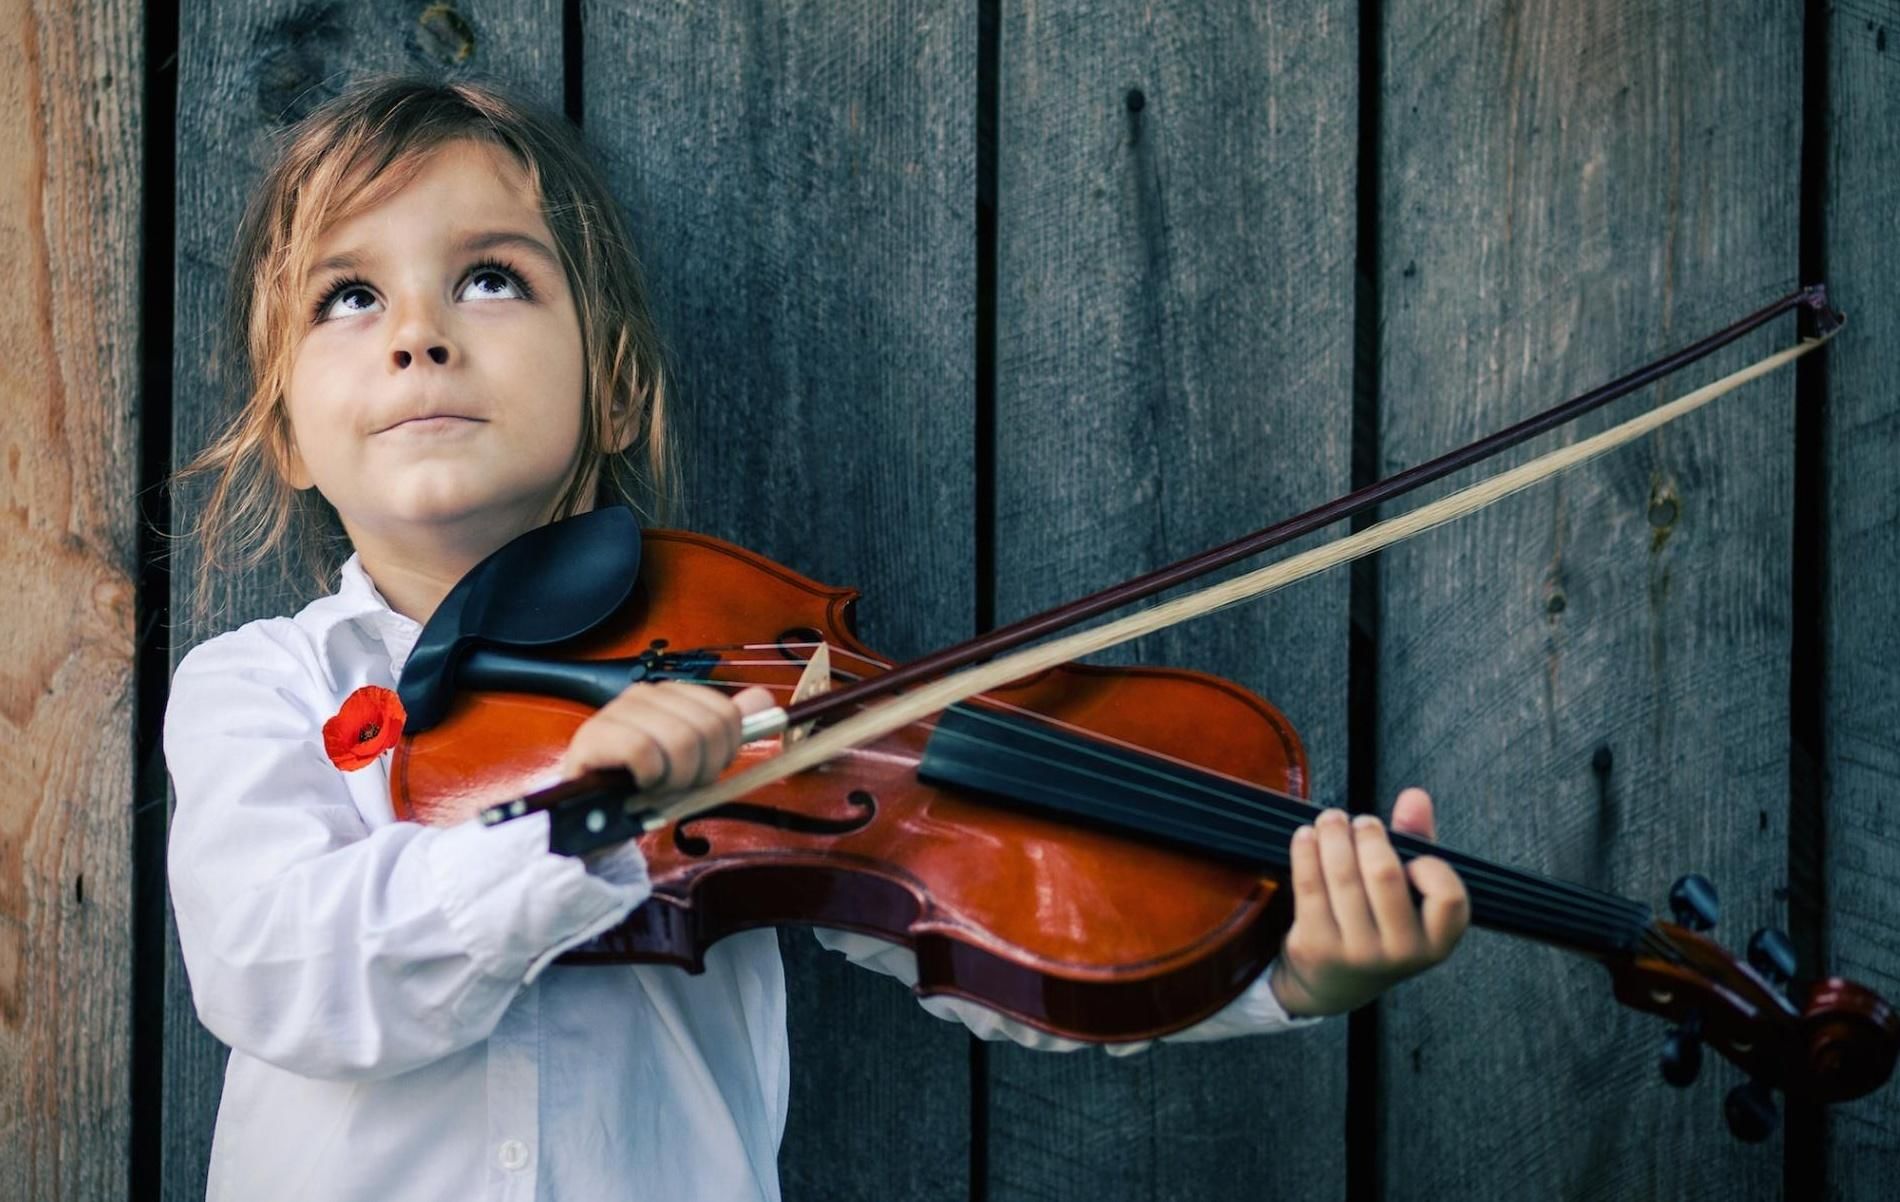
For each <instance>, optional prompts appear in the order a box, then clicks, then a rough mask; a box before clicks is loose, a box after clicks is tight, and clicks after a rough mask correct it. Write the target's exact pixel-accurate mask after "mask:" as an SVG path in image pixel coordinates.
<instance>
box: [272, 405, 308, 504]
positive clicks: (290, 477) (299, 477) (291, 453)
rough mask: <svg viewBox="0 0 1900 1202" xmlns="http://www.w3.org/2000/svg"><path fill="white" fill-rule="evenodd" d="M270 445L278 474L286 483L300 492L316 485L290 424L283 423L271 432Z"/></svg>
mask: <svg viewBox="0 0 1900 1202" xmlns="http://www.w3.org/2000/svg"><path fill="white" fill-rule="evenodd" d="M270 445H271V453H272V457H273V458H275V459H276V460H277V474H278V475H280V476H282V477H283V479H284V483H286V484H288V485H290V486H291V487H292V488H294V489H296V490H297V491H298V492H302V491H303V490H304V489H306V488H310V487H312V486H313V485H315V484H316V481H315V480H313V479H311V478H310V469H309V468H308V467H307V466H305V464H304V461H303V455H302V454H300V453H299V452H298V450H297V436H296V435H295V434H293V433H291V431H290V423H289V422H282V423H281V424H279V425H278V427H277V428H276V429H275V430H273V431H271V439H270Z"/></svg>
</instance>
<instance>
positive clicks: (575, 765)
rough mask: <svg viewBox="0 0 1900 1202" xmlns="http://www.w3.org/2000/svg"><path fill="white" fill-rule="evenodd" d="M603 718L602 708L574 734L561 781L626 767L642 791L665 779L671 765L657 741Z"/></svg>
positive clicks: (641, 731) (565, 754) (564, 758)
mask: <svg viewBox="0 0 1900 1202" xmlns="http://www.w3.org/2000/svg"><path fill="white" fill-rule="evenodd" d="M605 715H606V711H605V710H604V709H603V710H601V711H600V712H599V713H596V714H595V715H594V716H593V717H592V718H589V719H588V720H587V721H586V722H585V723H583V724H582V725H581V728H580V729H579V730H577V731H575V732H574V738H573V740H572V741H571V742H570V743H568V745H567V750H566V751H565V752H563V753H562V755H561V762H560V765H559V767H558V769H557V771H558V772H559V773H560V775H561V778H562V779H563V780H571V779H573V778H574V777H576V776H579V775H581V774H582V773H583V772H589V771H592V770H593V769H595V768H625V769H626V770H627V771H629V772H631V773H633V779H634V781H635V783H637V784H638V785H639V786H640V787H641V788H642V789H651V788H653V786H654V785H655V783H657V782H659V781H662V780H665V779H666V776H667V774H668V771H669V769H670V767H671V766H670V765H669V764H668V762H667V756H666V749H665V748H663V747H661V746H660V741H659V740H658V739H656V738H654V737H653V736H652V735H650V734H648V733H647V732H646V731H645V730H644V729H643V728H641V727H639V726H629V725H627V724H625V723H623V722H620V721H619V720H617V719H615V718H612V717H608V716H605Z"/></svg>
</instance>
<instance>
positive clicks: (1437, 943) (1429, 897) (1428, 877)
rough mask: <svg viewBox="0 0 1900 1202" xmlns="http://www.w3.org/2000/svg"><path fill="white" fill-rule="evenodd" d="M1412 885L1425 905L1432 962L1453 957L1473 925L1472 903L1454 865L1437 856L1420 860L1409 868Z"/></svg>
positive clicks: (1422, 915) (1421, 909)
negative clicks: (1459, 942) (1460, 939)
mask: <svg viewBox="0 0 1900 1202" xmlns="http://www.w3.org/2000/svg"><path fill="white" fill-rule="evenodd" d="M1406 869H1407V870H1408V872H1409V874H1410V876H1411V878H1412V884H1414V885H1416V886H1417V887H1418V891H1419V893H1420V894H1422V895H1423V896H1424V901H1423V902H1422V903H1421V904H1420V907H1419V912H1420V918H1421V922H1422V923H1423V926H1424V930H1425V947H1426V951H1427V952H1428V953H1430V955H1431V957H1432V959H1433V961H1438V960H1443V959H1444V958H1445V957H1446V956H1449V955H1451V949H1452V948H1453V947H1455V946H1457V943H1458V939H1459V936H1461V935H1463V934H1464V933H1465V928H1466V927H1467V926H1469V925H1470V923H1471V899H1470V896H1469V895H1468V894H1467V893H1466V892H1465V883H1464V881H1462V880H1460V879H1459V877H1458V873H1457V872H1456V871H1455V870H1454V869H1453V868H1452V866H1451V865H1449V864H1447V863H1445V862H1444V861H1443V860H1441V859H1439V858H1438V857H1437V856H1420V857H1419V858H1418V859H1416V860H1413V861H1412V862H1411V863H1410V864H1407V865H1406Z"/></svg>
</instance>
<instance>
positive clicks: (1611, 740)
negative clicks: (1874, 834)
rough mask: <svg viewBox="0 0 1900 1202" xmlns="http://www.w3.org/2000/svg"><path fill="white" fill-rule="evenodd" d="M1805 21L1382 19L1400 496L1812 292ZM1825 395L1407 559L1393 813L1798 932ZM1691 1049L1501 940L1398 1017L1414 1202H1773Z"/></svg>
mask: <svg viewBox="0 0 1900 1202" xmlns="http://www.w3.org/2000/svg"><path fill="white" fill-rule="evenodd" d="M1800 15H1801V14H1800V11H1799V8H1798V7H1796V6H1789V5H1785V4H1776V3H1772V2H1761V0H1753V2H1747V3H1742V4H1739V5H1730V6H1728V7H1726V8H1725V9H1723V10H1722V12H1721V14H1720V16H1719V17H1717V16H1716V15H1715V14H1714V13H1713V12H1711V11H1707V10H1704V9H1701V8H1699V7H1695V6H1681V5H1671V4H1655V3H1628V2H1626V0H1586V2H1581V3H1579V2H1576V0H1509V2H1500V0H1492V2H1488V3H1481V4H1474V5H1459V6H1450V7H1447V6H1445V5H1442V4H1427V3H1413V2H1410V0H1404V2H1398V3H1393V4H1390V5H1388V6H1387V8H1386V13H1385V22H1386V25H1385V33H1384V61H1385V64H1386V74H1385V78H1384V80H1383V84H1382V94H1383V110H1382V112H1383V130H1384V133H1383V141H1382V148H1381V156H1380V158H1381V165H1380V180H1379V182H1380V193H1379V221H1380V230H1379V249H1378V262H1379V279H1380V288H1381V292H1382V302H1383V303H1382V312H1381V315H1380V316H1381V333H1382V340H1381V354H1382V360H1381V363H1382V372H1383V382H1382V388H1381V396H1380V411H1381V416H1382V429H1381V439H1382V443H1381V454H1382V455H1383V458H1384V470H1385V471H1387V472H1389V471H1391V470H1394V469H1396V468H1398V467H1400V466H1403V465H1406V464H1409V463H1413V462H1416V461H1418V460H1420V459H1422V458H1425V457H1427V456H1430V455H1434V454H1437V453H1439V452H1441V451H1444V450H1447V449H1449V448H1450V447H1452V446H1455V445H1459V444H1462V443H1464V442H1466V441H1468V440H1469V439H1471V438H1473V437H1475V436H1477V435H1479V434H1480V433H1482V432H1485V431H1489V430H1491V429H1494V428H1497V427H1498V426H1500V425H1502V424H1504V423H1506V422H1507V421H1510V420H1515V419H1516V418H1518V417H1521V416H1524V415H1526V414H1528V413H1530V412H1532V411H1534V410H1537V409H1541V408H1543V407H1544V406H1545V405H1547V404H1549V403H1551V402H1554V401H1556V400H1558V399H1561V398H1562V397H1564V396H1568V395H1571V394H1574V393H1576V392H1579V391H1581V390H1582V389H1584V388H1586V387H1588V386H1590V385H1592V384H1594V383H1598V382H1601V381H1603V380H1605V379H1608V378H1610V377H1611V376H1612V375H1614V374H1616V373H1618V372H1620V371H1622V370H1626V369H1627V368H1629V367H1632V366H1634V365H1636V364H1638V363H1641V362H1643V361H1645V360H1646V359H1648V358H1651V357H1653V355H1654V354H1655V353H1657V352H1658V351H1660V350H1661V349H1662V348H1664V347H1665V346H1667V345H1676V344H1680V343H1682V342H1685V341H1687V340H1688V339H1689V338H1691V337H1694V336H1697V335H1699V334H1701V333H1703V332H1706V331H1707V330H1709V329H1712V328H1714V327H1715V326H1716V325H1718V324H1720V323H1721V322H1722V321H1724V320H1726V319H1729V318H1731V317H1733V316H1739V315H1740V313H1741V312H1742V311H1745V309H1746V307H1748V306H1749V304H1750V303H1751V302H1758V301H1765V300H1766V299H1768V298H1770V297H1771V296H1773V295H1776V294H1778V293H1780V292H1782V291H1785V290H1786V289H1787V288H1789V287H1790V286H1792V284H1793V283H1794V280H1795V270H1796V250H1797V219H1798V209H1799V196H1798V189H1799V140H1800V113H1801V107H1800V102H1801V86H1800V64H1801V25H1800ZM1744 30H1745V31H1746V34H1745V36H1744V35H1743V34H1742V33H1741V31H1744ZM1792 336H1793V330H1792V323H1787V324H1786V325H1783V326H1781V327H1779V328H1777V329H1776V330H1775V331H1774V333H1773V335H1772V336H1771V335H1766V334H1764V335H1758V336H1757V337H1756V339H1755V340H1753V341H1751V342H1750V343H1748V344H1747V345H1746V346H1744V347H1739V348H1733V349H1732V350H1731V351H1730V352H1727V353H1725V354H1724V355H1723V356H1722V357H1721V359H1720V361H1719V362H1718V363H1717V364H1716V365H1714V366H1712V367H1708V368H1706V369H1698V371H1696V372H1695V373H1693V376H1694V379H1695V380H1697V381H1699V380H1703V379H1708V378H1712V377H1713V375H1714V374H1716V372H1717V370H1720V369H1724V368H1732V367H1734V366H1736V365H1738V364H1739V363H1740V362H1742V361H1745V360H1746V359H1748V358H1752V357H1754V356H1755V355H1759V354H1761V353H1765V351H1766V349H1767V348H1768V347H1769V346H1772V345H1778V344H1779V342H1781V341H1786V340H1789V339H1791V338H1792ZM1689 386H1690V384H1689V382H1687V381H1685V382H1680V383H1672V384H1671V385H1670V386H1669V387H1668V388H1667V389H1666V390H1664V393H1663V395H1669V396H1673V395H1677V394H1678V393H1679V392H1681V391H1684V390H1686V389H1687V388H1688V387H1689ZM1793 396H1794V377H1793V375H1792V373H1783V374H1780V375H1778V376H1775V377H1773V378H1770V379H1767V380H1764V381H1760V382H1758V383H1756V384H1754V385H1751V386H1750V387H1749V388H1747V389H1745V390H1743V391H1742V392H1740V393H1738V394H1737V395H1735V396H1734V397H1732V398H1730V399H1728V400H1726V401H1724V402H1722V403H1721V404H1720V405H1719V406H1716V407H1714V408H1712V409H1710V410H1704V411H1702V412H1700V413H1698V414H1696V415H1694V416H1692V417H1690V418H1688V419H1686V420H1684V421H1682V422H1680V423H1678V424H1677V425H1675V426H1672V427H1670V428H1668V429H1666V430H1664V431H1661V432H1659V433H1658V434H1657V435H1656V436H1654V437H1652V438H1651V439H1650V440H1649V441H1648V442H1647V443H1645V444H1644V445H1642V446H1641V447H1636V448H1630V449H1626V450H1624V451H1622V452H1620V453H1618V454H1616V455H1614V456H1611V457H1609V458H1606V459H1604V460H1601V461H1599V462H1597V463H1595V464H1592V465H1589V466H1586V467H1584V468H1582V469H1580V470H1578V471H1575V472H1572V473H1570V474H1568V475H1567V476H1565V477H1564V478H1562V479H1561V480H1559V481H1557V482H1554V483H1551V484H1549V485H1547V486H1543V487H1540V488H1538V489H1536V490H1534V491H1532V492H1529V493H1526V494H1522V495H1520V496H1518V497H1515V498H1512V499H1510V500H1508V501H1506V502H1504V503H1502V504H1500V505H1498V506H1496V507H1495V508H1494V509H1492V510H1490V511H1487V512H1485V513H1482V514H1479V515H1477V516H1475V517H1472V518H1469V519H1466V520H1465V521H1463V522H1460V523H1458V524H1457V525H1455V526H1451V527H1447V528H1445V529H1442V530H1439V531H1436V532H1433V533H1431V534H1429V535H1427V536H1425V537H1423V538H1421V539H1419V540H1417V541H1416V543H1415V544H1414V545H1410V546H1408V547H1405V548H1401V549H1399V550H1397V551H1395V552H1394V553H1392V554H1391V555H1389V556H1388V557H1387V559H1386V561H1385V563H1384V565H1383V569H1382V571H1383V598H1382V606H1383V608H1382V618H1381V649H1380V657H1379V667H1378V672H1379V686H1378V706H1379V726H1380V742H1379V746H1378V752H1377V754H1378V762H1379V765H1380V772H1379V774H1380V777H1381V783H1380V786H1379V789H1380V793H1381V795H1390V794H1391V793H1392V792H1393V791H1394V790H1396V789H1397V788H1399V787H1400V786H1403V785H1406V784H1412V783H1418V784H1422V785H1425V786H1427V787H1429V788H1431V789H1432V790H1433V791H1434V792H1435V794H1436V796H1437V797H1438V800H1439V803H1440V810H1441V815H1442V818H1441V822H1442V826H1441V830H1442V832H1443V835H1444V837H1445V839H1446V842H1448V843H1453V844H1456V845H1458V846H1461V847H1464V848H1466V849H1469V850H1471V851H1475V852H1478V853H1479V854H1484V855H1489V856H1491V857H1493V858H1495V859H1498V860H1502V861H1505V862H1509V863H1514V864H1520V865H1523V866H1526V867H1530V868H1534V869H1538V870H1541V871H1545V872H1549V873H1551V874H1552V875H1555V876H1559V877H1563V878H1566V879H1570V880H1574V881H1579V882H1582V883H1585V884H1590V885H1594V886H1597V887H1601V888H1608V889H1611V890H1614V891H1616V892H1619V893H1622V894H1623V895H1625V896H1631V897H1636V898H1640V899H1642V900H1644V901H1647V902H1652V903H1656V904H1658V905H1660V904H1661V902H1662V900H1663V898H1664V897H1665V895H1666V892H1667V890H1668V888H1669V885H1670V882H1671V881H1672V880H1673V879H1674V878H1675V877H1676V876H1677V875H1678V874H1680V873H1683V872H1688V871H1699V872H1702V873H1704V874H1706V875H1707V876H1709V877H1710V878H1711V879H1712V880H1713V881H1714V882H1715V884H1716V885H1717V886H1718V887H1719V888H1720V890H1721V895H1722V904H1723V913H1724V917H1723V920H1722V925H1721V927H1720V928H1719V929H1718V931H1717V934H1718V935H1719V936H1721V937H1723V938H1724V939H1725V940H1726V941H1727V942H1729V943H1730V944H1731V945H1733V946H1738V947H1739V946H1740V945H1741V944H1742V943H1743V942H1745V941H1746V939H1747V937H1748V934H1749V933H1750V932H1751V931H1753V930H1754V929H1755V928H1757V927H1760V926H1765V925H1776V926H1780V925H1784V924H1785V922H1786V914H1785V905H1784V903H1783V902H1782V901H1781V900H1778V898H1777V895H1776V893H1777V889H1778V888H1779V887H1780V886H1781V885H1782V883H1783V882H1784V881H1785V879H1786V863H1787V841H1788V833H1787V813H1788V767H1787V747H1788V702H1787V698H1788V688H1789V684H1788V661H1787V647H1788V640H1789V630H1790V577H1789V564H1790V560H1791V554H1792V552H1791V544H1790V537H1791V527H1790V522H1789V512H1790V508H1791V505H1790V498H1791V495H1792V493H1791V490H1792V484H1793V470H1792V453H1791V437H1792V430H1793V419H1792V413H1793V408H1792V401H1793ZM1633 404H1634V403H1626V404H1625V405H1624V406H1623V407H1620V408H1618V409H1617V410H1616V412H1615V414H1609V415H1605V414H1599V415H1595V416H1594V417H1593V418H1592V419H1590V420H1589V421H1587V422H1585V423H1584V424H1583V425H1584V429H1581V430H1573V431H1569V432H1566V433H1565V434H1564V435H1563V436H1562V438H1564V439H1575V438H1577V437H1580V436H1581V435H1582V434H1583V433H1584V432H1585V431H1586V430H1593V429H1599V428H1601V427H1602V426H1603V425H1605V424H1607V422H1609V421H1610V420H1613V418H1614V417H1616V416H1627V415H1628V414H1629V413H1631V412H1634V407H1633ZM1557 441H1558V437H1557V436H1552V437H1550V438H1547V439H1545V440H1544V441H1542V442H1540V443H1539V444H1538V447H1539V448H1540V449H1541V448H1545V447H1548V446H1550V445H1555V443H1556V442H1557ZM1522 458H1523V455H1522V454H1519V455H1517V456H1514V457H1513V459H1512V461H1513V462H1516V461H1518V460H1521V459H1522ZM1593 761H1594V762H1595V764H1596V765H1597V766H1596V767H1595V768H1593ZM1663 1034H1664V1032H1663V1028H1662V1027H1661V1025H1660V1024H1658V1023H1657V1022H1655V1021H1654V1020H1652V1019H1649V1018H1647V1017H1644V1016H1639V1015H1636V1014H1634V1013H1633V1012H1629V1011H1625V1010H1623V1009H1621V1008H1620V1007H1618V1006H1617V1005H1616V1004H1615V1003H1614V1002H1613V1001H1612V999H1611V997H1610V996H1609V991H1608V979H1607V977H1606V976H1605V975H1604V974H1603V972H1602V971H1601V970H1600V969H1598V968H1596V967H1595V966H1593V965H1590V964H1587V963H1585V962H1582V961H1579V960H1575V959H1572V958H1569V957H1566V956H1563V955H1562V954H1560V953H1557V952H1554V951H1550V950H1547V949H1543V948H1539V947H1534V946H1531V945H1527V944H1524V943H1520V942H1509V941H1506V940H1505V939H1503V938H1502V937H1498V936H1492V935H1487V934H1474V936H1473V937H1472V938H1471V939H1470V940H1469V941H1468V944H1467V946H1466V947H1464V948H1463V949H1461V951H1460V953H1459V955H1458V956H1457V957H1456V959H1455V960H1454V962H1453V964H1452V965H1450V966H1448V968H1447V969H1445V970H1441V971H1439V972H1435V973H1432V974H1428V975H1427V976H1426V977H1424V978H1421V979H1419V980H1418V981H1416V982H1411V983H1408V984H1407V985H1404V986H1401V987H1400V988H1399V989H1397V990H1396V991H1394V992H1393V993H1392V994H1391V995H1389V1001H1388V1003H1387V1004H1386V1006H1385V1008H1384V1014H1383V1037H1384V1047H1383V1055H1382V1066H1383V1087H1382V1089H1381V1096H1382V1098H1383V1099H1384V1100H1385V1106H1386V1114H1385V1117H1384V1121H1383V1123H1382V1129H1383V1131H1384V1141H1383V1149H1382V1161H1383V1166H1384V1174H1383V1175H1384V1179H1385V1189H1386V1196H1387V1197H1388V1198H1391V1199H1394V1200H1395V1202H1396V1200H1398V1199H1404V1198H1437V1197H1443V1196H1446V1195H1448V1194H1451V1193H1456V1194H1457V1195H1459V1196H1463V1197H1538V1198H1555V1197H1562V1198H1573V1199H1584V1198H1604V1199H1614V1198H1630V1197H1659V1198H1685V1199H1686V1198H1710V1199H1715V1198H1721V1199H1740V1198H1760V1197H1771V1196H1775V1195H1776V1194H1778V1193H1779V1191H1780V1188H1781V1180H1782V1178H1781V1173H1782V1163H1781V1155H1780V1148H1779V1143H1778V1142H1777V1143H1770V1144H1768V1145H1766V1146H1762V1147H1749V1146H1745V1145H1741V1144H1738V1143H1736V1142H1735V1141H1734V1140H1733V1139H1732V1138H1731V1137H1730V1136H1729V1134H1728V1132H1727V1131H1726V1130H1725V1129H1724V1126H1723V1122H1722V1118H1721V1108H1722V1099H1723V1095H1724V1093H1725V1092H1726V1091H1727V1089H1728V1088H1729V1087H1730V1086H1731V1085H1733V1084H1734V1083H1735V1082H1736V1079H1737V1074H1736V1073H1735V1071H1734V1070H1733V1069H1732V1068H1730V1067H1729V1066H1728V1065H1727V1064H1726V1063H1725V1062H1723V1061H1720V1060H1719V1059H1718V1058H1716V1057H1714V1056H1713V1055H1711V1057H1710V1061H1711V1063H1710V1064H1709V1065H1708V1066H1707V1067H1706V1068H1705V1069H1704V1071H1703V1074H1702V1075H1703V1080H1702V1082H1701V1084H1700V1085H1699V1086H1698V1087H1697V1088H1696V1089H1694V1090H1692V1091H1690V1092H1687V1093H1678V1092H1676V1091H1674V1090H1672V1089H1670V1088H1669V1087H1667V1086H1666V1085H1664V1084H1663V1082H1662V1081H1661V1079H1660V1077H1659V1075H1658V1072H1657V1069H1656V1054H1657V1051H1658V1050H1659V1047H1660V1044H1661V1040H1662V1037H1663Z"/></svg>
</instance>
